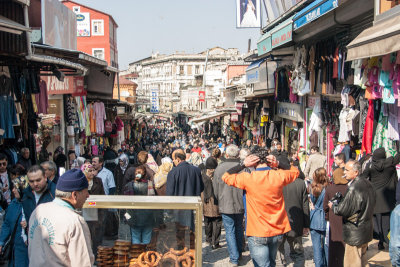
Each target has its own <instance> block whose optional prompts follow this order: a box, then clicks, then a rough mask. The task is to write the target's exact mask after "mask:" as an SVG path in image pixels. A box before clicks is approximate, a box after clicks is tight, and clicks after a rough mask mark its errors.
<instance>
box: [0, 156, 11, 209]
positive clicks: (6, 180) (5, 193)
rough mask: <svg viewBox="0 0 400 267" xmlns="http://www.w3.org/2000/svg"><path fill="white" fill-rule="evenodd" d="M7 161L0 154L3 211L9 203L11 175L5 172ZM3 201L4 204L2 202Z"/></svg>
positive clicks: (5, 157) (0, 187)
mask: <svg viewBox="0 0 400 267" xmlns="http://www.w3.org/2000/svg"><path fill="white" fill-rule="evenodd" d="M7 165H8V160H7V156H6V155H5V154H3V153H0V189H1V190H0V192H1V195H2V197H1V202H2V203H1V204H0V205H1V206H2V208H3V209H5V208H7V206H8V204H10V202H11V190H12V183H11V175H10V173H9V172H8V171H7ZM3 200H4V202H3Z"/></svg>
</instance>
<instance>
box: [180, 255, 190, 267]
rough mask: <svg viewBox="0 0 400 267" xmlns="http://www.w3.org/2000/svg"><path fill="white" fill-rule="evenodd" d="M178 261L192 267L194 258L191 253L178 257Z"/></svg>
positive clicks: (184, 265) (185, 266) (182, 264)
mask: <svg viewBox="0 0 400 267" xmlns="http://www.w3.org/2000/svg"><path fill="white" fill-rule="evenodd" d="M178 263H179V265H180V266H182V267H191V266H192V259H191V258H190V256H189V255H187V254H185V255H183V256H180V257H178Z"/></svg>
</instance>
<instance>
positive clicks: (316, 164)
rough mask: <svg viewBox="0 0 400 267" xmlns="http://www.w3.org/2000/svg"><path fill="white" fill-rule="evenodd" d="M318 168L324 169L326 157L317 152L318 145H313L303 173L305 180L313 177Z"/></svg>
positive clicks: (310, 179)
mask: <svg viewBox="0 0 400 267" xmlns="http://www.w3.org/2000/svg"><path fill="white" fill-rule="evenodd" d="M318 168H325V169H326V157H325V156H324V155H322V154H321V153H320V152H319V147H317V146H313V147H312V148H311V155H310V157H309V159H308V161H307V164H306V169H305V170H304V175H305V176H306V180H307V181H312V180H313V179H314V172H315V170H316V169H318Z"/></svg>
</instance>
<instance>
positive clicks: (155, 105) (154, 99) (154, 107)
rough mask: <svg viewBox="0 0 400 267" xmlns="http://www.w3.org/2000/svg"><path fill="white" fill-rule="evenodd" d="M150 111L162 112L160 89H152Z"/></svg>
mask: <svg viewBox="0 0 400 267" xmlns="http://www.w3.org/2000/svg"><path fill="white" fill-rule="evenodd" d="M150 112H151V113H159V112H160V103H159V98H158V89H151V96H150Z"/></svg>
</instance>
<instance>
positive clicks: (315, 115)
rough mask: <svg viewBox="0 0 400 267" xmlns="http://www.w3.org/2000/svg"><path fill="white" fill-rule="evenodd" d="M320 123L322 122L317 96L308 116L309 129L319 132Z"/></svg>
mask: <svg viewBox="0 0 400 267" xmlns="http://www.w3.org/2000/svg"><path fill="white" fill-rule="evenodd" d="M322 125H323V122H322V118H321V101H320V99H319V98H317V100H316V101H315V105H314V109H313V112H312V114H311V118H310V130H311V131H316V132H319V131H320V130H321V126H322Z"/></svg>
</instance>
